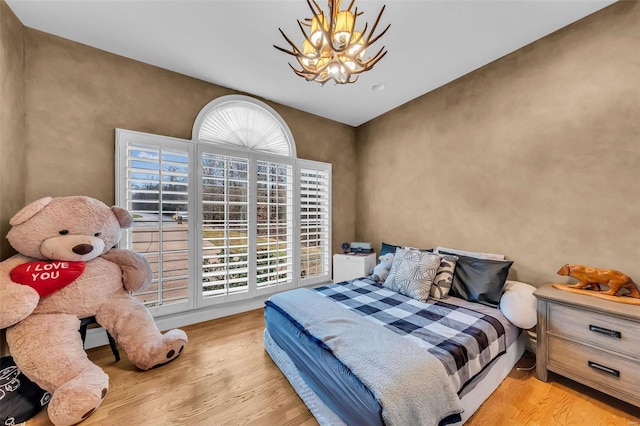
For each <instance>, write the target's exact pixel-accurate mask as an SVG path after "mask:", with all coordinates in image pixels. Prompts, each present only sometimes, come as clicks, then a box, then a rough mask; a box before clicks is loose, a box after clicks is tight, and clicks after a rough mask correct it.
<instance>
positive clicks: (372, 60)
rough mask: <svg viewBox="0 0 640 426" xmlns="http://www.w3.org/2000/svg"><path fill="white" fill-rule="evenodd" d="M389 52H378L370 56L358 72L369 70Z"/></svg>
mask: <svg viewBox="0 0 640 426" xmlns="http://www.w3.org/2000/svg"><path fill="white" fill-rule="evenodd" d="M386 54H387V52H386V51H385V52H382V54H380V52H378V53H377V54H376V56H374V57H371V58H369V59H368V60H367V61H366V62H365V63H364V64H362V68H361V69H360V70H358V73H361V72H364V71H368V70H370V69H371V68H373V66H374V65H375V64H377V63H378V61H380V59H382V58H384V56H385V55H386Z"/></svg>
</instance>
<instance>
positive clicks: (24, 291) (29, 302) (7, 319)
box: [0, 254, 40, 329]
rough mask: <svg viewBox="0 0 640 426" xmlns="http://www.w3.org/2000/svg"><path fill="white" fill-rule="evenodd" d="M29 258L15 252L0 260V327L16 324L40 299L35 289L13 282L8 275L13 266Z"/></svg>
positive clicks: (25, 261)
mask: <svg viewBox="0 0 640 426" xmlns="http://www.w3.org/2000/svg"><path fill="white" fill-rule="evenodd" d="M31 260H33V259H31V258H28V257H26V256H23V255H20V254H17V255H15V256H13V257H10V258H9V259H7V260H5V261H4V262H0V304H1V305H2V306H1V309H0V329H1V328H7V327H10V326H12V325H14V324H17V323H18V322H20V321H22V320H23V319H25V318H26V317H28V316H29V315H31V313H32V312H33V310H34V309H35V308H36V306H37V305H38V302H39V301H40V295H38V292H37V291H36V290H35V289H33V288H32V287H29V286H28V285H22V284H18V283H15V282H13V281H12V280H11V276H10V275H9V274H10V272H11V270H12V269H13V268H15V267H16V266H18V265H21V264H23V263H27V262H29V261H31Z"/></svg>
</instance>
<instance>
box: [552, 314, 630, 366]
mask: <svg viewBox="0 0 640 426" xmlns="http://www.w3.org/2000/svg"><path fill="white" fill-rule="evenodd" d="M547 331H549V332H553V333H558V334H561V335H564V336H571V338H572V339H575V340H581V341H584V342H587V343H590V344H592V345H594V346H598V347H601V348H605V349H609V350H611V351H614V352H619V353H621V354H625V355H628V356H631V357H634V358H636V359H638V360H639V361H640V323H637V322H634V321H629V320H626V319H624V318H620V317H615V316H612V315H606V314H603V313H599V312H593V311H587V310H583V309H575V308H571V307H568V306H564V305H559V304H550V305H549V320H548V322H547ZM639 375H640V374H639Z"/></svg>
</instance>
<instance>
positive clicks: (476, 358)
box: [315, 279, 507, 392]
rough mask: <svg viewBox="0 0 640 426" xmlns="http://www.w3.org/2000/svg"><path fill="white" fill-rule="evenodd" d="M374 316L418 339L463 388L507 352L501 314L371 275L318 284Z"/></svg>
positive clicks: (320, 290) (335, 297)
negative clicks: (416, 295)
mask: <svg viewBox="0 0 640 426" xmlns="http://www.w3.org/2000/svg"><path fill="white" fill-rule="evenodd" d="M315 290H316V291H317V292H318V293H320V294H322V295H323V296H325V297H327V298H329V299H332V300H334V301H336V302H338V303H341V304H342V305H344V306H346V307H348V308H349V309H350V310H351V311H353V312H356V313H358V314H360V315H362V316H365V317H366V318H368V319H370V320H371V321H373V322H376V323H378V324H381V325H383V326H384V327H386V328H388V329H390V330H393V331H395V332H396V333H398V334H400V335H402V336H404V337H407V338H409V339H415V340H416V341H417V342H419V344H420V345H421V346H423V347H425V348H426V349H428V351H429V352H430V353H432V354H433V355H434V356H435V357H436V358H438V359H439V360H440V361H441V362H442V364H443V365H444V367H445V369H446V371H447V373H448V374H449V376H450V377H451V379H452V381H453V385H454V387H455V388H456V389H458V392H460V391H461V390H462V389H463V388H464V386H465V385H466V384H467V383H468V382H469V381H470V380H472V379H473V378H474V377H475V376H476V375H477V374H478V373H480V372H481V371H482V370H483V369H484V368H485V367H486V366H487V365H489V364H490V363H491V361H493V360H494V359H495V358H497V357H498V356H500V355H502V354H504V353H505V352H506V346H507V344H506V335H505V328H504V326H503V325H502V323H500V321H498V320H497V319H496V318H493V317H491V316H489V315H486V314H483V313H480V312H476V311H474V310H471V309H468V308H465V307H461V306H457V305H454V304H451V303H446V302H445V301H438V300H435V299H434V300H431V299H430V300H429V301H428V302H427V303H423V302H420V301H418V300H415V299H412V298H410V297H407V296H404V295H402V294H399V293H396V292H395V291H391V290H389V289H386V288H384V287H382V286H381V285H380V284H377V283H375V282H373V281H371V280H368V279H359V280H352V281H347V282H344V283H338V284H332V285H329V286H323V287H318V288H316V289H315Z"/></svg>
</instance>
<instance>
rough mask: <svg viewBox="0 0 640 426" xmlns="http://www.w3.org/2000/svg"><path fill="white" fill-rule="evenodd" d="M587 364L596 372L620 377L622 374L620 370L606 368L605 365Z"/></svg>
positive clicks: (591, 362)
mask: <svg viewBox="0 0 640 426" xmlns="http://www.w3.org/2000/svg"><path fill="white" fill-rule="evenodd" d="M587 364H588V365H589V367H591V368H595V369H596V370H600V371H604V372H605V373H609V374H611V375H613V376H616V377H620V372H619V371H618V370H614V369H613V368H609V367H605V366H604V365H601V364H598V363H595V362H593V361H587Z"/></svg>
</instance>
